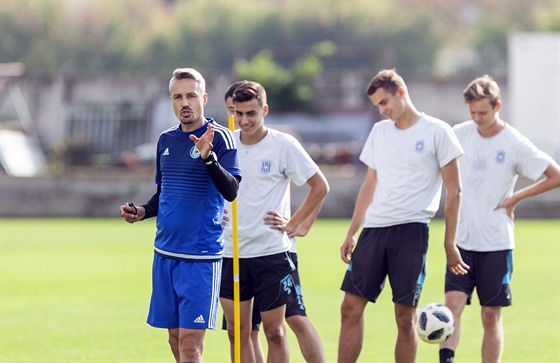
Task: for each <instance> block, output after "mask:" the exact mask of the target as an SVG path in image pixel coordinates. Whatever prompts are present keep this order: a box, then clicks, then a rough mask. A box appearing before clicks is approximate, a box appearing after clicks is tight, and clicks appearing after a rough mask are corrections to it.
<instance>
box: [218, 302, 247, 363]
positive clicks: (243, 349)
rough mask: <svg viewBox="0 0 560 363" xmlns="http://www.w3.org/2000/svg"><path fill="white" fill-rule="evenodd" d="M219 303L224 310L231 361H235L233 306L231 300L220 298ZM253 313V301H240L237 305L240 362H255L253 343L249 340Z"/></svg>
mask: <svg viewBox="0 0 560 363" xmlns="http://www.w3.org/2000/svg"><path fill="white" fill-rule="evenodd" d="M220 303H221V304H222V309H223V310H224V315H225V316H226V321H227V330H228V337H229V342H230V354H231V361H232V362H233V361H235V357H234V355H235V349H234V348H235V345H234V343H235V340H234V335H235V329H234V306H233V300H229V299H225V298H220ZM252 311H253V300H252V299H251V300H246V301H241V302H240V303H239V312H240V324H239V329H240V334H241V337H240V339H239V345H240V353H241V361H242V362H247V363H253V362H255V353H254V352H253V343H252V340H251V331H252V323H251V316H252Z"/></svg>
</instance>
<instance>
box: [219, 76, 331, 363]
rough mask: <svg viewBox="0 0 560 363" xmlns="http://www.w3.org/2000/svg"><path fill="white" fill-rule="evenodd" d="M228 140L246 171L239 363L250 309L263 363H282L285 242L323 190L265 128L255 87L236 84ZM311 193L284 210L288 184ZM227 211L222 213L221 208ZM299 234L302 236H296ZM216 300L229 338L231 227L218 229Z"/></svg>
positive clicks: (296, 153) (287, 295)
mask: <svg viewBox="0 0 560 363" xmlns="http://www.w3.org/2000/svg"><path fill="white" fill-rule="evenodd" d="M233 102H234V105H235V124H236V127H237V130H236V131H235V133H234V138H235V140H236V143H237V146H238V147H240V148H241V151H239V154H238V155H240V156H241V157H240V168H241V169H244V170H245V175H246V176H244V179H243V184H242V185H241V184H240V189H239V194H238V198H237V203H238V204H237V218H238V236H239V241H238V242H239V268H240V276H239V280H240V295H241V299H240V300H241V303H240V312H241V322H240V330H241V339H240V345H241V360H242V361H243V362H253V361H254V359H255V356H254V352H253V349H254V348H253V345H252V344H251V330H252V322H251V315H252V310H253V304H256V306H257V307H258V309H259V310H260V312H261V314H260V316H261V319H262V323H263V327H264V332H265V336H266V339H267V342H268V361H271V362H288V361H289V352H288V345H287V340H286V336H285V327H284V324H285V313H286V305H287V303H288V302H289V301H290V299H291V295H292V294H293V290H294V289H295V288H296V286H295V284H294V281H293V279H292V275H291V273H292V272H293V271H294V269H295V266H294V264H293V262H292V261H291V259H290V254H289V251H290V247H291V237H293V236H296V235H305V233H306V232H307V230H308V229H309V226H310V223H309V221H310V218H311V219H314V218H315V217H316V216H317V214H318V211H319V208H320V207H321V205H322V203H323V200H324V198H325V197H326V195H327V193H328V191H329V186H328V183H327V180H326V179H325V177H324V175H323V174H322V172H321V171H320V170H319V167H318V166H317V165H316V164H315V162H313V160H312V159H311V157H310V156H309V155H308V154H307V152H305V150H304V149H303V147H302V146H301V144H300V143H299V142H298V141H297V140H296V139H295V138H294V137H293V136H291V135H288V134H285V133H282V132H280V131H277V130H274V129H270V128H268V127H266V126H265V124H264V119H265V117H266V115H267V114H268V105H267V102H266V92H265V90H264V88H263V87H262V86H261V85H260V84H259V83H256V82H251V81H248V82H242V83H241V84H240V85H239V86H238V87H237V88H236V89H235V92H234V94H233ZM292 181H293V182H294V183H296V184H297V185H303V184H307V185H309V187H310V189H309V192H308V194H307V196H306V198H305V199H304V201H303V203H302V204H301V206H300V207H299V208H298V209H297V211H296V212H295V213H294V214H293V215H292V214H291V211H290V207H291V202H290V183H291V182H292ZM227 208H228V207H227V206H226V209H227ZM302 229H305V233H303V234H302ZM224 238H225V251H224V265H223V273H222V285H221V292H220V301H221V304H222V308H223V310H224V313H225V316H226V320H227V325H228V333H229V334H230V335H231V334H232V331H233V328H234V327H233V268H232V263H233V261H232V260H233V259H232V257H233V249H232V231H231V227H230V226H227V228H226V229H225V237H224Z"/></svg>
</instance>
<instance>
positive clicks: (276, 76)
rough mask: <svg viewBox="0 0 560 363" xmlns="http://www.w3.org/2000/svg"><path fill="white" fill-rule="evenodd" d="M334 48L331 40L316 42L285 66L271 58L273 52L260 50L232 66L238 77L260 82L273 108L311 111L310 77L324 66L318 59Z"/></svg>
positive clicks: (282, 110)
mask: <svg viewBox="0 0 560 363" xmlns="http://www.w3.org/2000/svg"><path fill="white" fill-rule="evenodd" d="M335 52H336V46H335V45H334V43H333V42H328V41H324V42H321V43H318V44H316V45H315V46H313V47H312V48H311V50H310V52H309V53H308V54H305V55H304V56H303V57H302V58H300V59H298V60H296V61H295V63H294V64H293V65H292V67H291V68H290V69H287V68H285V67H283V66H282V65H281V64H278V63H276V62H275V61H274V59H273V58H272V52H270V51H269V50H263V51H260V52H259V53H257V54H256V55H255V56H254V57H253V59H251V60H239V61H237V62H236V64H235V67H234V70H235V74H236V77H237V78H239V79H247V80H252V81H257V82H259V83H261V84H262V85H263V87H264V88H265V89H266V92H267V96H268V101H267V102H268V104H269V106H270V108H271V110H273V111H274V112H286V111H308V112H312V111H316V108H315V105H314V104H313V87H312V81H313V79H314V78H315V77H316V76H317V75H319V74H320V73H321V72H322V70H323V66H322V64H321V59H322V58H323V57H328V56H331V55H333V54H334V53H335Z"/></svg>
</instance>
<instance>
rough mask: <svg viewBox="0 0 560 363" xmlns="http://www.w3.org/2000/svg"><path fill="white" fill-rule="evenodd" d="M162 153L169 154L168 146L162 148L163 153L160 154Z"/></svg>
mask: <svg viewBox="0 0 560 363" xmlns="http://www.w3.org/2000/svg"><path fill="white" fill-rule="evenodd" d="M162 155H163V156H165V155H169V148H168V147H166V148H165V150H163V154H162Z"/></svg>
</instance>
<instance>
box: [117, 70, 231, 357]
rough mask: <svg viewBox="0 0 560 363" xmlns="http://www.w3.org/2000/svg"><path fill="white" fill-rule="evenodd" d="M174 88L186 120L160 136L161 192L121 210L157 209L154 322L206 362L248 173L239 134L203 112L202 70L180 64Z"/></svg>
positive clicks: (130, 213) (142, 213)
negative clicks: (229, 218) (226, 232)
mask: <svg viewBox="0 0 560 363" xmlns="http://www.w3.org/2000/svg"><path fill="white" fill-rule="evenodd" d="M169 92H170V94H171V104H172V105H173V110H174V112H175V115H176V116H177V118H178V119H179V121H180V124H179V125H177V126H175V127H172V128H170V129H168V130H166V131H164V132H163V133H162V134H161V135H160V136H159V140H158V144H157V165H156V178H155V182H156V184H157V192H156V193H155V194H154V196H153V197H152V198H151V199H150V200H149V201H148V202H147V203H146V204H144V205H142V206H141V207H136V206H134V204H132V203H127V204H124V205H122V206H121V207H120V212H121V216H122V217H123V218H124V220H125V221H127V222H129V223H133V222H136V221H141V220H143V219H146V218H150V217H154V216H157V223H156V225H157V232H156V237H155V243H154V245H155V255H154V263H153V272H152V275H153V276H152V299H151V303H150V311H149V314H148V324H150V325H152V326H154V327H157V328H167V329H168V330H169V343H170V345H171V350H172V352H173V355H174V357H175V360H176V361H177V362H200V361H202V350H203V345H204V333H205V330H206V329H215V326H216V316H217V312H218V296H219V286H220V278H221V264H222V254H223V241H222V225H221V221H222V214H223V210H224V199H226V200H228V201H232V200H234V199H235V198H236V196H237V190H238V187H239V182H240V181H241V173H240V170H239V163H238V160H237V149H236V148H235V144H234V142H233V137H232V133H231V132H230V131H229V130H228V129H227V128H225V127H223V126H221V125H219V124H217V123H216V122H214V120H213V119H211V118H205V117H204V106H205V105H206V101H207V99H208V94H207V93H206V83H205V81H204V78H203V77H202V75H201V74H200V73H199V72H198V71H196V70H195V69H192V68H180V69H176V70H175V71H174V72H173V77H172V78H171V81H170V82H169Z"/></svg>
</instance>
